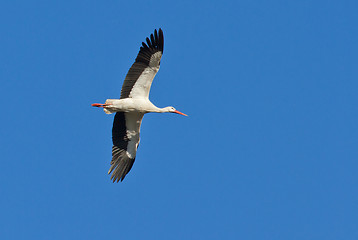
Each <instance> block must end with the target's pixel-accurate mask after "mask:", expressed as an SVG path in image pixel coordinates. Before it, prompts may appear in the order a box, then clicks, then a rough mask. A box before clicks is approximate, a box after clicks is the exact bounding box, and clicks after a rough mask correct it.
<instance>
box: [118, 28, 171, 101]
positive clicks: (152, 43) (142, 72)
mask: <svg viewBox="0 0 358 240" xmlns="http://www.w3.org/2000/svg"><path fill="white" fill-rule="evenodd" d="M146 42H147V44H145V43H144V42H142V46H141V47H140V50H139V53H138V56H137V58H136V60H135V62H134V63H133V65H132V67H131V68H130V69H129V71H128V73H127V76H126V78H125V79H124V82H123V86H122V91H121V99H122V98H148V97H149V91H150V87H151V85H152V82H153V79H154V77H155V75H156V74H157V72H158V71H159V66H160V59H161V58H162V54H163V47H164V37H163V31H162V29H160V28H159V31H157V30H154V34H151V35H150V39H149V38H146Z"/></svg>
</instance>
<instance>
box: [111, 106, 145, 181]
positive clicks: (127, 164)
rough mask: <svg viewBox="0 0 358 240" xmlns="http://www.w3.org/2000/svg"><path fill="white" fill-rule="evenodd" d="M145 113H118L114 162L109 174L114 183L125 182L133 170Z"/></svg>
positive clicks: (115, 118) (113, 130) (115, 129)
mask: <svg viewBox="0 0 358 240" xmlns="http://www.w3.org/2000/svg"><path fill="white" fill-rule="evenodd" d="M143 115H144V114H143V113H137V112H127V113H124V112H117V113H116V115H115V117H114V121H113V128H112V141H113V147H112V161H111V167H110V169H109V171H108V174H110V173H111V172H112V176H111V179H112V180H113V182H115V181H117V182H119V180H121V181H123V179H124V177H125V176H126V175H127V173H128V172H129V171H130V170H131V168H132V166H133V163H134V160H135V156H136V153H137V148H138V145H139V132H140V124H141V123H142V119H143Z"/></svg>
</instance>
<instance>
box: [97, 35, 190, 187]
mask: <svg viewBox="0 0 358 240" xmlns="http://www.w3.org/2000/svg"><path fill="white" fill-rule="evenodd" d="M158 33H159V34H158ZM146 42H147V44H145V43H144V42H143V43H142V47H141V48H140V51H139V53H138V55H137V58H136V60H135V62H134V63H133V65H132V67H131V68H130V69H129V71H128V73H127V76H126V78H125V79H124V82H123V86H122V90H121V97H120V99H107V100H106V103H105V104H99V103H94V104H92V106H94V107H103V110H104V111H105V112H106V113H107V114H111V113H116V115H115V117H114V121H113V128H112V141H113V147H112V161H111V167H110V169H109V171H108V174H110V173H111V172H113V173H112V176H111V179H112V180H113V182H115V181H117V182H118V181H119V180H121V181H123V179H124V177H125V176H126V175H127V173H128V172H129V171H130V170H131V168H132V165H133V163H134V160H135V157H136V153H137V148H138V145H139V140H140V138H139V132H140V125H141V123H142V119H143V116H144V114H146V113H149V112H158V113H161V112H172V113H178V114H182V115H185V114H183V113H181V112H179V111H177V110H175V108H173V107H165V108H158V107H156V106H155V105H154V104H153V103H151V102H150V101H149V92H150V87H151V86H152V82H153V79H154V77H155V75H156V74H157V72H158V71H159V67H160V60H161V58H162V54H163V46H164V37H163V32H162V30H161V29H159V31H158V32H157V30H155V31H154V35H153V34H151V35H150V39H149V38H146ZM185 116H186V115H185Z"/></svg>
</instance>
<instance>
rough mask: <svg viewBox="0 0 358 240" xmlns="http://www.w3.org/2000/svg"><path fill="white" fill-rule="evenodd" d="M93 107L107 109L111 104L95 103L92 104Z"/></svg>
mask: <svg viewBox="0 0 358 240" xmlns="http://www.w3.org/2000/svg"><path fill="white" fill-rule="evenodd" d="M91 105H92V107H107V106H109V104H106V103H105V104H101V103H93V104H91Z"/></svg>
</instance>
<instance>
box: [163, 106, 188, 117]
mask: <svg viewBox="0 0 358 240" xmlns="http://www.w3.org/2000/svg"><path fill="white" fill-rule="evenodd" d="M165 111H166V112H171V113H176V114H180V115H183V116H188V115H186V114H184V113H182V112H179V111H178V110H176V109H175V108H174V107H172V106H170V107H166V108H165Z"/></svg>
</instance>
